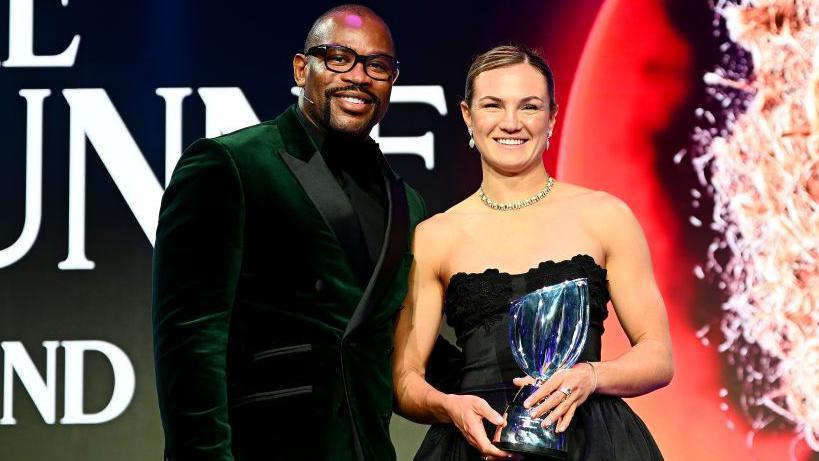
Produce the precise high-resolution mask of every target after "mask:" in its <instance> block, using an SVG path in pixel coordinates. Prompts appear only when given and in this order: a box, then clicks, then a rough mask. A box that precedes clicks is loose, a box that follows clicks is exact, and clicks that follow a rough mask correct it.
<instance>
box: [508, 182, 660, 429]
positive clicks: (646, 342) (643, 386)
mask: <svg viewBox="0 0 819 461" xmlns="http://www.w3.org/2000/svg"><path fill="white" fill-rule="evenodd" d="M598 194H600V195H601V203H600V204H599V208H598V212H597V213H595V216H594V221H595V222H598V223H608V224H607V226H606V227H605V228H602V229H600V230H599V231H600V235H599V239H600V241H601V242H602V243H603V247H604V248H605V251H606V270H607V272H608V279H609V292H610V294H611V299H612V303H613V304H614V309H615V312H616V314H617V318H618V320H619V321H620V325H622V327H623V330H624V331H625V333H626V335H627V336H628V338H629V342H630V343H631V346H632V347H631V348H630V349H629V350H628V351H627V352H625V353H624V354H622V355H621V356H619V357H617V358H616V359H614V360H609V361H605V362H597V363H594V364H592V366H593V368H592V367H590V366H589V365H588V364H584V363H580V364H576V365H575V366H574V367H573V368H572V369H570V370H567V371H565V372H561V373H558V374H556V375H553V376H552V378H551V379H549V380H548V381H547V382H546V383H544V385H543V386H541V388H540V390H538V391H537V392H536V393H535V394H533V395H532V396H531V397H530V400H529V401H527V402H526V403H527V404H528V405H533V404H534V403H536V402H541V401H542V403H541V404H540V405H538V406H537V408H536V409H535V411H534V416H536V417H538V416H541V415H546V414H548V417H547V418H546V420H545V421H544V424H545V425H548V424H551V423H552V422H555V421H559V424H558V427H557V429H558V431H562V430H565V429H566V428H567V427H568V425H569V422H570V421H571V418H572V417H573V416H574V411H575V409H576V408H577V406H578V405H580V404H582V403H583V402H584V401H585V400H586V399H587V398H588V396H589V395H590V394H592V393H594V392H597V393H600V394H608V395H615V396H620V397H633V396H637V395H642V394H645V393H648V392H651V391H653V390H655V389H658V388H661V387H663V386H666V385H667V384H668V383H669V382H670V381H671V377H672V376H673V374H674V364H673V360H672V355H671V335H670V333H669V328H668V318H667V316H666V312H665V304H664V303H663V299H662V296H661V295H660V291H659V289H658V288H657V284H656V282H655V280H654V273H653V270H652V268H651V255H650V254H649V250H648V244H647V242H646V239H645V236H644V235H643V231H642V229H641V228H640V224H639V223H638V222H637V219H636V218H635V217H634V215H633V214H632V212H631V210H630V209H629V208H628V206H627V205H626V204H625V203H623V202H622V201H620V200H619V199H617V198H615V197H613V196H610V195H608V194H604V193H598ZM516 382H517V383H518V384H522V383H523V382H524V380H519V381H516ZM562 388H570V389H571V395H569V396H567V397H565V398H564V394H563V393H562V392H555V391H557V390H558V389H562ZM544 399H545V400H544ZM553 409H554V410H553Z"/></svg>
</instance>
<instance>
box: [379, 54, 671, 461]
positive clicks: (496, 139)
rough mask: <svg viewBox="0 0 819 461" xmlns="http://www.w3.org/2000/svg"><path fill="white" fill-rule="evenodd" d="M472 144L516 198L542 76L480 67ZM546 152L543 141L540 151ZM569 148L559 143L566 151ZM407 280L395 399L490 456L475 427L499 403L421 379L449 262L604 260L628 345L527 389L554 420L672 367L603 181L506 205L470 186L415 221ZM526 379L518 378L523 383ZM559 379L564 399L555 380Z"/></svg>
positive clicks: (536, 174) (542, 129) (495, 418)
mask: <svg viewBox="0 0 819 461" xmlns="http://www.w3.org/2000/svg"><path fill="white" fill-rule="evenodd" d="M461 112H462V115H463V118H464V122H465V124H466V126H467V127H469V128H472V131H473V137H474V139H475V147H476V150H475V155H476V156H478V155H480V161H481V167H482V172H483V182H482V183H483V189H484V192H485V193H486V195H487V196H488V197H490V198H491V199H492V200H494V201H495V202H503V203H506V202H512V201H517V200H523V199H526V198H528V197H530V196H531V195H533V194H535V193H537V191H539V190H540V189H542V188H543V186H544V185H545V184H546V182H547V179H548V174H547V172H546V171H545V170H544V168H543V155H544V149H545V147H546V137H547V135H548V134H549V133H551V131H552V129H553V127H554V123H555V120H556V113H555V111H552V110H550V105H549V98H548V94H547V89H546V80H545V77H544V76H543V75H542V74H541V73H540V72H539V71H538V70H537V69H535V68H534V67H532V66H531V65H529V64H528V63H521V64H516V65H512V66H507V67H502V68H498V69H493V70H489V71H485V72H483V73H481V74H479V75H478V76H477V77H476V79H475V82H474V95H473V98H472V101H468V102H464V103H462V104H461ZM547 152H548V151H547ZM569 155H570V153H569ZM412 252H413V255H414V258H415V259H414V263H413V267H412V269H411V274H410V281H409V290H408V294H407V298H406V300H405V302H404V306H405V308H404V309H402V310H401V312H400V314H399V319H398V322H397V325H396V336H395V352H394V355H393V375H394V387H395V394H396V398H397V402H398V411H399V413H401V414H402V415H404V416H406V417H408V418H409V419H411V420H414V421H419V422H425V423H432V422H450V423H453V424H454V425H455V426H456V427H457V428H458V429H459V430H460V431H461V433H462V434H463V435H464V437H465V438H466V439H467V441H468V442H469V443H470V444H471V445H472V446H474V447H476V448H477V449H478V451H480V452H481V454H482V455H483V456H488V457H489V459H508V456H510V453H506V452H504V451H501V450H499V449H497V448H496V447H495V446H493V445H492V444H491V442H490V437H491V434H489V435H488V434H486V432H485V429H484V426H483V423H482V421H483V419H487V420H489V421H490V422H492V423H494V424H503V417H502V415H500V414H498V413H497V412H496V411H495V410H493V409H492V408H491V407H490V406H489V404H488V403H487V402H486V401H484V400H483V399H481V398H479V397H477V396H470V395H454V394H444V393H442V392H440V391H438V390H436V389H435V388H433V387H432V386H430V385H429V384H428V383H427V382H426V381H425V380H424V373H425V368H426V363H427V360H428V358H429V354H430V353H431V351H432V347H433V345H434V343H435V339H436V337H437V335H438V330H439V327H440V324H441V320H442V312H443V300H444V293H445V291H446V288H447V286H448V284H449V280H450V277H451V276H452V275H453V274H455V273H458V272H467V273H480V272H483V271H484V270H485V269H487V268H495V269H498V270H500V271H502V272H508V273H511V274H520V273H525V272H526V271H528V270H529V269H530V268H532V267H535V266H537V265H538V264H539V263H541V262H543V261H547V260H554V261H561V260H565V259H570V258H572V257H573V256H575V255H577V254H586V255H589V256H591V257H593V258H594V260H595V261H596V262H597V263H598V264H599V265H601V266H602V267H604V268H606V269H607V271H608V274H607V277H608V281H609V292H610V294H611V298H612V304H613V306H614V311H615V313H616V314H617V318H618V320H619V321H620V324H621V326H622V327H623V330H624V331H625V333H626V335H627V336H628V338H629V340H630V342H631V344H632V347H631V349H630V350H629V351H628V352H626V353H625V354H623V355H622V356H620V357H618V358H616V359H614V360H609V361H605V362H596V363H595V364H594V366H595V368H596V372H597V387H596V389H593V387H594V381H595V379H594V374H593V373H592V370H591V368H590V367H589V366H588V365H586V364H577V365H575V367H574V368H572V369H570V370H567V371H565V372H561V373H558V374H556V375H554V376H553V377H552V378H551V379H550V380H549V381H547V382H546V383H545V384H544V385H543V386H542V387H541V388H540V390H539V391H538V392H537V393H536V394H534V395H533V396H532V399H531V400H532V402H530V403H531V404H532V405H531V407H532V408H533V413H534V416H541V415H543V416H547V415H548V416H547V419H548V420H549V421H548V422H550V423H551V422H555V421H556V422H557V424H558V425H557V430H559V431H563V430H565V429H566V428H567V427H568V425H569V423H570V422H571V420H572V417H573V416H574V413H575V410H576V409H577V406H578V405H580V404H582V403H583V402H585V401H586V399H587V398H588V397H589V395H591V393H592V392H597V393H601V394H608V395H615V396H623V397H624V396H636V395H641V394H644V393H647V392H650V391H652V390H654V389H657V388H659V387H663V386H665V385H667V384H668V382H669V381H670V380H671V376H672V375H673V363H672V357H671V340H670V337H669V332H668V321H667V318H666V313H665V306H664V303H663V300H662V297H661V296H660V293H659V290H658V289H657V286H656V283H655V281H654V275H653V272H652V267H651V257H650V254H649V252H648V245H647V243H646V241H645V237H644V236H643V232H642V229H641V228H640V225H639V223H638V222H637V220H636V219H635V218H634V216H633V214H632V213H631V211H630V209H629V208H628V206H627V205H625V203H624V202H622V201H621V200H619V199H618V198H616V197H613V196H611V195H609V194H607V193H605V192H599V191H593V190H590V189H586V188H583V187H579V186H574V185H571V184H567V183H563V182H555V185H554V188H553V190H552V192H551V193H550V194H549V195H548V196H547V197H546V198H545V199H543V200H541V201H539V202H537V203H536V204H534V205H532V206H529V207H526V208H522V209H519V210H514V211H497V210H493V209H490V208H488V207H487V206H486V205H485V204H483V203H482V202H481V201H480V200H479V199H478V197H477V194H473V195H471V196H469V197H468V198H467V199H465V200H464V201H462V202H460V203H458V204H456V205H455V206H453V207H452V208H450V209H449V210H447V211H446V212H444V213H440V214H437V215H435V216H433V217H431V218H429V219H428V220H426V221H424V222H422V223H421V224H419V225H418V227H417V228H416V230H415V237H414V242H413V250H412ZM530 381H531V379H518V380H515V384H517V385H522V384H524V383H526V382H530ZM562 387H569V388H571V389H572V392H571V395H570V396H569V397H567V398H565V399H564V395H563V393H561V392H559V391H558V392H556V391H557V390H558V389H559V388H562Z"/></svg>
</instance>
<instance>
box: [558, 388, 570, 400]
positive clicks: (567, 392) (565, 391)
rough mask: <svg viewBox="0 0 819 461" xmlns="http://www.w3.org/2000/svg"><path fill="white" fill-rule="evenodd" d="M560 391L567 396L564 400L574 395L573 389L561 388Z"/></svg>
mask: <svg viewBox="0 0 819 461" xmlns="http://www.w3.org/2000/svg"><path fill="white" fill-rule="evenodd" d="M558 390H559V391H560V392H562V393H563V395H565V396H566V397H564V399H565V398H568V397H569V396H570V395H572V388H571V387H561V388H560V389H558Z"/></svg>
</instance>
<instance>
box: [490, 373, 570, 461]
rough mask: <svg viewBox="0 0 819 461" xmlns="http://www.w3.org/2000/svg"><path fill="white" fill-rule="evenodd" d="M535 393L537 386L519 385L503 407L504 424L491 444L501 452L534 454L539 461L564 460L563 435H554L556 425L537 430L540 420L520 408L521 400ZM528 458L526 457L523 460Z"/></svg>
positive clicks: (564, 445)
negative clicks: (515, 392) (511, 398)
mask: <svg viewBox="0 0 819 461" xmlns="http://www.w3.org/2000/svg"><path fill="white" fill-rule="evenodd" d="M536 390H537V386H533V385H526V386H523V387H522V388H521V389H520V390H519V391H518V393H517V394H516V395H515V398H514V400H512V403H510V404H509V406H508V407H506V415H505V417H506V425H505V426H504V427H502V428H499V430H498V431H497V432H496V434H495V437H494V440H493V442H492V444H493V445H495V446H496V447H498V448H500V449H501V450H505V451H509V452H514V453H525V454H527V455H535V456H537V459H542V460H565V459H568V453H567V452H566V436H565V434H562V433H557V432H555V428H556V426H557V425H556V424H552V425H551V426H547V427H545V428H544V427H541V424H542V423H543V419H542V418H532V417H531V416H529V410H527V409H526V408H523V401H524V400H526V398H527V397H529V396H530V395H532V393H534V392H535V391H536ZM527 459H529V457H527Z"/></svg>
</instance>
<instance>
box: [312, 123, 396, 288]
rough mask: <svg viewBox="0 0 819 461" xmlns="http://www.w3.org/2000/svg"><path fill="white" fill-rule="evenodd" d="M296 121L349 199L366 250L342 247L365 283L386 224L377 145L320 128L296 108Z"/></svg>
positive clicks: (384, 199)
mask: <svg viewBox="0 0 819 461" xmlns="http://www.w3.org/2000/svg"><path fill="white" fill-rule="evenodd" d="M296 114H297V115H298V119H299V122H300V123H301V125H302V126H303V127H304V129H305V131H306V132H307V135H308V137H309V138H310V140H311V141H312V143H313V146H314V147H315V148H316V150H317V151H318V152H319V153H320V154H321V156H322V158H323V159H324V163H326V164H327V167H328V168H329V169H330V172H331V173H332V174H333V177H335V179H336V181H337V182H338V185H339V186H341V189H342V190H343V191H344V194H345V195H346V196H347V198H348V199H349V200H350V203H351V205H352V207H353V210H354V211H355V214H356V218H357V221H358V224H359V227H360V232H358V233H359V234H360V236H361V241H363V242H364V246H365V247H366V249H367V251H366V252H364V251H361V250H360V249H359V248H345V251H346V253H347V255H348V257H349V258H350V259H351V261H350V263H351V264H352V266H353V269H354V271H355V272H356V276H357V277H358V278H359V280H360V281H361V282H362V285H366V283H367V281H368V280H369V278H370V275H372V273H373V270H374V268H375V263H376V261H378V257H379V255H380V254H381V247H382V246H383V245H384V234H385V232H386V228H387V208H388V203H387V193H386V185H385V177H384V167H383V166H382V162H383V160H382V159H380V158H379V157H380V156H381V155H382V154H381V151H380V150H379V149H378V145H377V144H376V143H375V142H374V141H373V140H372V139H371V138H369V137H367V138H365V139H362V140H354V139H350V138H347V137H339V136H334V135H333V134H332V133H327V132H326V131H324V130H322V129H320V128H319V127H317V126H316V125H314V124H313V123H312V122H310V121H309V120H308V119H307V118H306V116H305V115H304V114H303V113H302V112H301V110H297V111H296Z"/></svg>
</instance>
